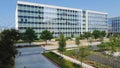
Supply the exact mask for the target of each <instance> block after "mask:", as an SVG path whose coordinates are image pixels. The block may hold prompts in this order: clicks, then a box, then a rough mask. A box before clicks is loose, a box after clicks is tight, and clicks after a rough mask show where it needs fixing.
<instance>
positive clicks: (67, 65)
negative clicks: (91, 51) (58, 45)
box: [43, 52, 80, 68]
mask: <svg viewBox="0 0 120 68" xmlns="http://www.w3.org/2000/svg"><path fill="white" fill-rule="evenodd" d="M43 55H44V56H46V57H48V58H49V59H50V60H51V61H53V62H55V63H56V64H57V65H59V66H60V67H61V68H80V66H79V65H77V64H74V63H72V62H70V61H67V60H65V59H63V58H62V57H60V56H58V55H56V54H54V53H52V52H47V53H44V54H43Z"/></svg>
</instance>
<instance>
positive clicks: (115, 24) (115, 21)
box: [108, 16, 120, 34]
mask: <svg viewBox="0 0 120 68" xmlns="http://www.w3.org/2000/svg"><path fill="white" fill-rule="evenodd" d="M108 23H109V30H108V31H109V33H112V34H114V33H120V16H118V17H111V18H109V19H108Z"/></svg>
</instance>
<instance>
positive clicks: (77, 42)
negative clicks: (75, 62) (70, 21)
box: [75, 37, 80, 59]
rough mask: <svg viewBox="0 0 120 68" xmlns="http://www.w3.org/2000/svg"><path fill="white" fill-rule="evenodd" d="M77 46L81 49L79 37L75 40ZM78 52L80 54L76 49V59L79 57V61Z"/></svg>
mask: <svg viewBox="0 0 120 68" xmlns="http://www.w3.org/2000/svg"><path fill="white" fill-rule="evenodd" d="M75 44H76V45H77V47H78V48H79V45H80V39H79V37H76V38H75ZM78 52H79V49H76V57H77V59H78V56H79V55H78Z"/></svg>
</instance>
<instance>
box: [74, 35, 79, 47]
mask: <svg viewBox="0 0 120 68" xmlns="http://www.w3.org/2000/svg"><path fill="white" fill-rule="evenodd" d="M75 44H76V45H78V46H79V45H80V39H79V37H76V38H75Z"/></svg>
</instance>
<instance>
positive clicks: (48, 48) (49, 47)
mask: <svg viewBox="0 0 120 68" xmlns="http://www.w3.org/2000/svg"><path fill="white" fill-rule="evenodd" d="M98 44H100V42H93V43H91V45H92V46H95V45H98ZM88 45H89V44H84V46H88ZM73 47H77V45H75V44H71V45H66V48H73ZM43 48H44V49H45V50H52V49H57V48H58V46H52V45H51V46H45V47H43Z"/></svg>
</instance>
